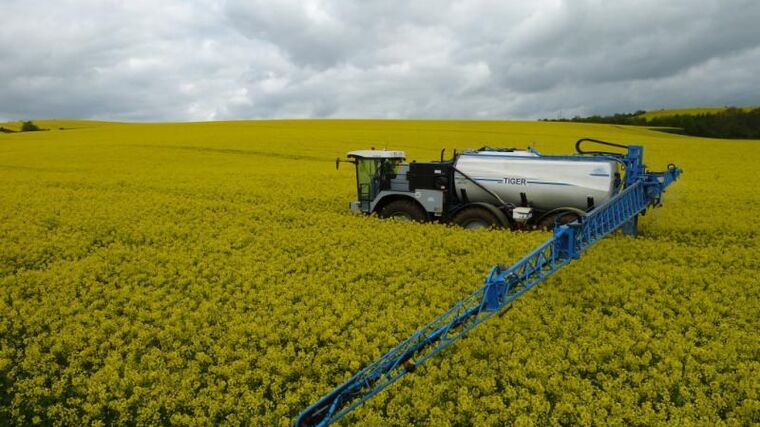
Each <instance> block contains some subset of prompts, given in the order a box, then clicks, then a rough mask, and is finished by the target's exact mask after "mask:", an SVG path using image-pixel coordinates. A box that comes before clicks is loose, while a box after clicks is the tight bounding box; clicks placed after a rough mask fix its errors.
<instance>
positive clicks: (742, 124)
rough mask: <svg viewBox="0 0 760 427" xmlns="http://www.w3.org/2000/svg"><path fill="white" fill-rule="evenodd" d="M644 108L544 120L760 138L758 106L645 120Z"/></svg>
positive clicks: (692, 133)
mask: <svg viewBox="0 0 760 427" xmlns="http://www.w3.org/2000/svg"><path fill="white" fill-rule="evenodd" d="M645 113H646V111H643V110H640V111H637V112H635V113H628V114H614V115H611V116H590V117H577V116H576V117H573V118H572V119H544V120H545V121H555V122H580V123H606V124H618V125H636V126H658V127H663V128H669V129H660V130H663V131H665V132H674V133H679V134H683V135H691V136H703V137H708V138H731V139H760V108H754V109H749V110H748V109H742V108H736V107H728V108H726V109H725V110H722V111H719V112H715V113H698V114H676V115H673V116H662V117H654V118H651V119H647V118H646V116H645V115H644V114H645Z"/></svg>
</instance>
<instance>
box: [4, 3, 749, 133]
mask: <svg viewBox="0 0 760 427" xmlns="http://www.w3.org/2000/svg"><path fill="white" fill-rule="evenodd" d="M0 6H1V8H0V10H2V21H1V22H0V120H3V119H4V120H18V119H37V118H53V117H56V118H59V117H60V118H94V119H110V120H130V121H132V120H139V121H167V120H172V121H175V120H177V121H186V120H223V119H247V118H291V117H336V118H338V117H348V118H356V117H368V118H470V119H478V118H483V119H505V118H507V119H533V118H542V117H559V116H563V117H571V116H574V115H587V114H592V113H615V112H632V111H635V110H638V109H657V108H662V107H685V106H707V105H709V106H723V105H760V78H759V76H760V1H758V0H657V1H654V0H615V1H602V0H599V1H591V0H566V1H560V0H532V1H527V0H520V1H517V0H514V1H507V0H460V1H445V0H430V1H428V0H425V1H417V0H362V1H349V0H344V1H340V0H321V1H320V0H268V1H265V0H226V1H225V0H123V1H116V0H0Z"/></svg>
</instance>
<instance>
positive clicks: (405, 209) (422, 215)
mask: <svg viewBox="0 0 760 427" xmlns="http://www.w3.org/2000/svg"><path fill="white" fill-rule="evenodd" d="M380 218H396V219H398V220H401V221H415V222H426V221H427V220H428V215H427V212H425V209H423V208H422V206H420V205H419V204H418V203H417V202H415V201H413V200H409V199H400V200H394V201H392V202H390V203H388V204H387V205H385V206H383V208H382V209H380Z"/></svg>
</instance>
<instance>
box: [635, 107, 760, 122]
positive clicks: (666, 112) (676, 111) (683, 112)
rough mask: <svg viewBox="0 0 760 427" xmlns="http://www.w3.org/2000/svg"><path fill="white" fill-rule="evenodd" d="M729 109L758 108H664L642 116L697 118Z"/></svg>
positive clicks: (650, 117)
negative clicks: (697, 116)
mask: <svg viewBox="0 0 760 427" xmlns="http://www.w3.org/2000/svg"><path fill="white" fill-rule="evenodd" d="M729 108H738V109H740V110H743V111H750V110H752V109H754V108H757V107H695V108H663V109H660V110H654V111H647V112H645V113H643V114H641V115H640V116H641V117H642V118H643V119H645V120H652V119H659V118H663V117H673V116H696V115H699V114H716V113H722V112H725V111H726V110H728V109H729Z"/></svg>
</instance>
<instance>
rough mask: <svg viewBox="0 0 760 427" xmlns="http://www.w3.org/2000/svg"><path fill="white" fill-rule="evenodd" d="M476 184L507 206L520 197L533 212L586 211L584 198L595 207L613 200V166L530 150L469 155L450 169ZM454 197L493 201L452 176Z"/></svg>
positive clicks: (477, 152) (606, 163) (519, 201)
mask: <svg viewBox="0 0 760 427" xmlns="http://www.w3.org/2000/svg"><path fill="white" fill-rule="evenodd" d="M454 166H455V167H456V168H457V169H459V170H460V171H462V172H464V173H465V174H467V175H468V176H469V177H470V178H472V179H474V180H476V181H477V182H478V183H479V184H481V185H483V186H484V187H486V188H488V189H489V190H491V191H493V192H494V193H496V194H498V195H499V197H501V198H502V199H503V200H504V201H505V202H508V203H512V204H514V205H517V206H520V205H521V204H522V198H521V195H520V193H524V194H525V196H526V198H527V200H528V202H529V204H530V205H531V206H533V207H535V208H536V209H540V210H547V211H548V210H551V209H554V208H559V207H568V206H569V207H574V208H578V209H582V210H586V209H587V208H588V198H589V197H591V198H593V202H594V205H596V206H598V205H600V204H602V203H604V202H605V201H606V200H607V199H609V198H610V197H611V196H613V195H614V194H615V193H616V191H617V188H616V187H615V185H616V179H615V174H616V173H617V163H616V162H615V161H613V160H608V159H594V158H588V157H581V156H578V157H576V158H568V157H564V158H561V157H560V158H557V157H555V158H553V157H552V156H542V155H540V154H537V153H535V152H533V151H525V150H513V151H488V150H484V151H467V152H464V153H462V154H461V155H460V156H459V157H458V159H457V161H456V164H455V165H454ZM454 177H455V178H454V186H455V190H456V194H457V195H458V196H460V197H461V196H462V194H461V193H462V190H465V192H466V194H467V198H468V199H469V201H471V202H481V201H482V202H488V203H494V198H493V196H491V195H489V194H488V193H486V192H485V191H483V190H482V189H481V188H479V187H478V186H477V185H475V184H473V183H472V182H470V181H469V180H467V179H466V178H464V177H463V176H462V175H461V174H458V173H456V172H455V173H454Z"/></svg>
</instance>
